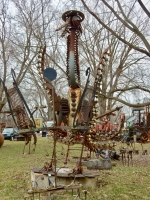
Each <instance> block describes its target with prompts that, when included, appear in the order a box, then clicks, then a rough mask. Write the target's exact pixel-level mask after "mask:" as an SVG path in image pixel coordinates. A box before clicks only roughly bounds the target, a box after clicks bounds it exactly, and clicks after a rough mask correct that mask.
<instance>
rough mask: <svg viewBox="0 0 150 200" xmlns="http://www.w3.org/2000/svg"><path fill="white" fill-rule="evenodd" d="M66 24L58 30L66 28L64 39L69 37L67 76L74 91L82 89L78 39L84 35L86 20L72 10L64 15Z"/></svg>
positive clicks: (79, 13) (81, 14) (82, 15)
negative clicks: (83, 22) (83, 26)
mask: <svg viewBox="0 0 150 200" xmlns="http://www.w3.org/2000/svg"><path fill="white" fill-rule="evenodd" d="M62 19H63V20H64V21H65V24H64V25H63V26H61V27H60V28H58V29H57V30H60V29H62V28H64V31H63V33H62V37H63V36H64V35H66V34H68V36H67V69H66V75H67V79H68V84H69V86H70V87H71V88H72V89H76V88H79V87H80V69H79V56H78V38H79V35H80V34H81V33H82V27H81V22H82V21H83V20H84V14H83V13H81V12H79V11H76V10H71V11H67V12H65V13H64V14H63V15H62Z"/></svg>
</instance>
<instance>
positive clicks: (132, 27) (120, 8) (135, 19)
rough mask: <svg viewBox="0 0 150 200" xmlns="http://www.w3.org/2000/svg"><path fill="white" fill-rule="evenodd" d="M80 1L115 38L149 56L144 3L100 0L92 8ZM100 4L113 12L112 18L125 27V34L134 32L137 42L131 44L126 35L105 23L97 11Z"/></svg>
mask: <svg viewBox="0 0 150 200" xmlns="http://www.w3.org/2000/svg"><path fill="white" fill-rule="evenodd" d="M81 1H82V3H83V5H84V7H85V8H86V9H87V11H88V12H89V13H90V14H91V15H92V16H93V17H94V18H95V19H96V20H97V21H98V22H99V24H101V25H102V26H103V27H104V28H106V29H107V30H108V31H110V33H111V34H113V35H114V36H115V37H116V38H118V39H119V40H120V41H122V42H123V43H125V44H127V45H128V46H129V47H130V48H132V49H135V50H136V51H139V52H141V53H144V54H146V55H147V56H150V44H149V39H148V34H147V31H148V29H149V20H150V19H149V16H150V12H149V11H148V10H147V9H146V5H144V4H143V3H142V1H141V0H139V1H131V2H130V3H129V2H128V5H127V4H126V3H124V2H123V1H121V2H120V1H119V0H115V1H106V0H101V1H97V2H96V3H95V5H94V7H93V9H91V7H89V6H88V5H91V4H90V3H88V4H87V3H86V2H85V1H84V0H81ZM138 3H139V5H140V6H141V8H142V10H140V9H139V7H138V6H137V4H138ZM102 4H104V5H105V6H106V7H107V8H108V11H110V12H112V13H113V17H114V20H119V21H120V22H121V23H122V25H123V26H124V27H126V29H127V30H126V32H127V34H129V33H134V34H135V35H136V36H137V37H138V38H139V42H138V43H137V44H133V43H132V42H130V41H129V40H128V37H127V35H126V37H124V36H122V35H120V34H119V33H118V32H116V30H114V29H113V27H112V26H109V24H107V23H105V21H104V20H103V19H102V18H101V16H100V15H99V13H98V10H99V9H100V10H101V5H102ZM137 9H138V10H137ZM127 10H128V12H127ZM142 11H143V12H142ZM133 14H134V15H133ZM140 16H142V18H140Z"/></svg>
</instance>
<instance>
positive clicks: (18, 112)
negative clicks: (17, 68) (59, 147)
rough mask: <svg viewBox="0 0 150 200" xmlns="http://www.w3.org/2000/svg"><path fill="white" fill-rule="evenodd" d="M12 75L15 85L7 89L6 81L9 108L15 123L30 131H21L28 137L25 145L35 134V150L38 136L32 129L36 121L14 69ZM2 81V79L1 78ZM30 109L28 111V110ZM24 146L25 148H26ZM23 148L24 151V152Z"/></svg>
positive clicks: (20, 127)
mask: <svg viewBox="0 0 150 200" xmlns="http://www.w3.org/2000/svg"><path fill="white" fill-rule="evenodd" d="M11 72H12V77H13V85H14V87H13V88H11V89H9V90H7V88H6V87H5V85H4V83H3V86H4V90H5V93H6V97H7V100H8V104H9V109H10V112H11V114H12V117H13V119H14V122H15V124H16V125H17V127H18V128H19V129H27V130H28V131H27V132H26V133H22V132H21V133H19V134H20V135H23V136H24V137H25V139H26V141H25V146H26V145H27V144H29V143H30V142H31V137H32V136H34V150H35V146H36V142H37V138H36V137H37V136H36V134H35V133H34V131H33V130H32V129H33V128H35V127H36V125H35V121H34V118H33V114H32V113H31V111H30V109H29V107H28V105H27V103H26V101H25V99H24V97H23V95H22V93H21V91H20V89H19V87H18V85H17V82H16V80H15V72H14V70H13V69H12V70H11ZM1 81H2V80H1ZM27 111H28V112H27ZM19 132H20V131H19ZM25 146H24V150H25ZM24 150H23V153H24ZM29 153H30V145H29Z"/></svg>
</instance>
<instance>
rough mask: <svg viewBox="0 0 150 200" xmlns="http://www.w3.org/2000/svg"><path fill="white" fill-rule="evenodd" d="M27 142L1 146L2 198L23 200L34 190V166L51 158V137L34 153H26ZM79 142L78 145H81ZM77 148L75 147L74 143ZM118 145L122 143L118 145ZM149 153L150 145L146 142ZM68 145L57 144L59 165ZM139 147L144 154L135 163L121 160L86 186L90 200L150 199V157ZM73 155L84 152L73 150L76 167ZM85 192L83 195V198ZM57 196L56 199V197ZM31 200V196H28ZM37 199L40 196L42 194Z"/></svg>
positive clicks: (60, 194)
mask: <svg viewBox="0 0 150 200" xmlns="http://www.w3.org/2000/svg"><path fill="white" fill-rule="evenodd" d="M23 146H24V142H23V141H5V142H4V144H3V146H2V147H1V148H0V158H1V160H0V169H1V170H0V200H22V199H24V196H26V195H28V194H27V192H28V190H30V189H31V180H30V169H31V168H33V167H35V166H36V167H42V166H43V165H44V163H45V162H46V161H50V160H51V154H52V149H53V143H52V142H50V140H48V139H47V138H41V137H39V138H38V143H37V147H36V151H35V153H33V154H30V155H29V154H28V149H27V147H26V153H25V154H24V155H23V154H22V150H23ZM79 146H80V145H76V146H75V147H79ZM73 147H74V146H73ZM117 148H118V146H117ZM144 148H146V149H147V150H148V152H149V150H150V144H145V146H144ZM66 149H67V146H66V145H62V144H57V158H58V166H62V165H63V162H64V159H65V155H63V154H65V153H66ZM136 149H139V150H140V154H139V155H138V156H137V155H136V156H133V166H129V167H128V166H123V165H122V163H121V161H117V162H116V167H113V168H112V169H111V170H104V171H99V174H100V175H99V177H98V186H97V187H96V188H94V189H93V188H83V189H86V190H87V191H88V195H87V200H88V199H89V200H120V199H122V200H132V199H134V200H150V185H149V179H150V156H149V155H146V156H144V155H141V154H142V152H141V150H142V149H141V146H140V145H138V144H137V146H136ZM71 155H76V156H79V155H80V151H77V150H76V151H71V152H70V162H69V163H70V164H69V166H70V167H75V160H73V159H72V158H71ZM83 196H84V195H83V192H82V191H81V197H83ZM55 197H56V198H55ZM28 199H30V198H28ZM35 199H39V198H38V196H37V197H36V198H35ZM41 199H45V200H46V199H47V200H48V199H61V200H63V199H65V200H67V199H68V200H70V199H74V197H73V196H72V194H71V192H68V191H59V192H55V193H54V194H53V195H51V197H44V196H43V195H42V196H41Z"/></svg>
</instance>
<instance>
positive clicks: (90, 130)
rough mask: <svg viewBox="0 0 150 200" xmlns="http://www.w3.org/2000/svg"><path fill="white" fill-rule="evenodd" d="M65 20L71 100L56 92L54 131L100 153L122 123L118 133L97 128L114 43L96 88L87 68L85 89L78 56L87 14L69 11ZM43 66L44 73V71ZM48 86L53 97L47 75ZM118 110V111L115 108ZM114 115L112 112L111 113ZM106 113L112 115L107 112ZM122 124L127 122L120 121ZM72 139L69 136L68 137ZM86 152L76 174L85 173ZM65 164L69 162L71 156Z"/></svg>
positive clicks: (98, 74)
mask: <svg viewBox="0 0 150 200" xmlns="http://www.w3.org/2000/svg"><path fill="white" fill-rule="evenodd" d="M62 19H63V20H64V21H65V23H64V24H63V25H62V26H61V27H59V28H58V29H57V31H58V30H61V29H63V32H62V34H61V36H62V37H63V36H64V35H66V34H67V67H66V75H67V79H68V84H69V87H70V89H69V91H68V99H63V98H62V99H61V98H60V97H59V98H58V96H57V95H56V94H55V96H54V111H55V112H56V111H57V115H56V124H55V127H53V128H51V129H52V130H54V132H55V135H56V139H57V141H60V142H62V143H63V142H64V143H67V144H68V146H69V144H74V143H76V142H77V140H80V142H81V143H82V144H83V146H86V147H88V148H89V150H90V151H94V152H96V151H97V150H98V149H106V148H111V147H112V146H111V144H110V143H109V145H107V144H106V143H104V142H105V141H108V140H111V139H113V138H115V136H116V135H117V134H118V133H119V132H120V130H121V128H122V126H119V127H118V130H115V132H109V135H108V134H106V133H108V132H107V131H106V132H101V131H99V130H98V131H97V130H96V129H95V127H96V119H97V118H98V110H97V109H98V104H97V103H98V94H99V92H100V91H99V88H100V84H101V81H102V78H103V73H104V71H105V66H106V62H107V60H108V58H107V56H109V55H110V53H109V50H110V46H109V47H108V48H107V49H106V50H105V51H104V53H103V54H102V56H101V59H100V62H99V66H98V68H97V72H96V76H95V81H94V85H93V87H91V86H90V85H89V78H90V68H88V69H87V70H86V76H87V82H86V85H85V88H84V91H83V92H82V91H81V87H80V69H79V59H78V38H79V36H80V34H81V33H82V27H81V22H82V21H83V19H84V15H83V13H81V12H79V11H75V10H72V11H67V12H65V13H64V14H63V15H62ZM45 48H46V46H45V47H44V50H43V51H42V49H41V51H40V55H39V58H40V60H39V66H38V69H39V70H40V71H39V73H42V74H43V71H44V68H43V66H44V55H45V50H46V49H45ZM41 69H42V72H41ZM43 81H44V85H45V86H46V89H47V92H48V94H50V98H51V100H52V88H51V86H50V85H49V83H48V81H47V80H46V79H45V78H44V77H43ZM120 108H121V107H118V108H116V109H115V110H119V109H120ZM113 111H114V110H113ZM110 114H111V112H110ZM105 115H108V113H106V114H105ZM61 122H64V125H67V127H70V129H69V131H70V134H69V136H68V133H67V128H65V126H60V125H61ZM120 123H123V121H122V122H120ZM67 138H68V139H67ZM82 154H83V148H82V151H81V156H80V161H79V163H78V167H77V168H76V169H75V170H74V171H73V173H75V174H76V173H82V166H81V157H82ZM65 163H67V158H66V161H65ZM51 168H52V162H51V163H50V164H49V165H48V168H47V167H46V166H45V168H44V169H47V170H50V169H51Z"/></svg>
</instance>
